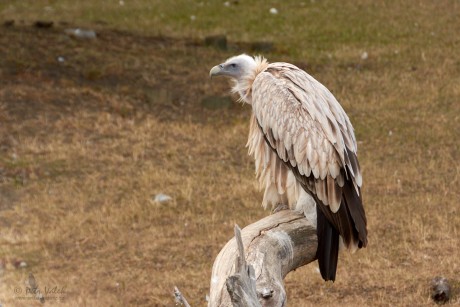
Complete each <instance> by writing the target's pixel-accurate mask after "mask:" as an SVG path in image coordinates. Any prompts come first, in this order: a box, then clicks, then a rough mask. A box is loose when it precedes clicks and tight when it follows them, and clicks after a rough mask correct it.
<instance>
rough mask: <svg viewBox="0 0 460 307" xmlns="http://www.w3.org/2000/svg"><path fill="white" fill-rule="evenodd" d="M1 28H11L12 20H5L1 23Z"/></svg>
mask: <svg viewBox="0 0 460 307" xmlns="http://www.w3.org/2000/svg"><path fill="white" fill-rule="evenodd" d="M3 26H4V27H12V26H14V19H11V20H5V22H4V23H3Z"/></svg>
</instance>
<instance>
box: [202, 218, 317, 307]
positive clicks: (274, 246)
mask: <svg viewBox="0 0 460 307" xmlns="http://www.w3.org/2000/svg"><path fill="white" fill-rule="evenodd" d="M241 237H242V243H243V248H244V251H245V258H246V262H247V269H246V270H247V272H248V273H247V274H249V276H250V275H251V274H250V271H251V269H250V267H252V268H253V271H254V276H253V282H255V289H256V293H255V294H254V296H255V295H256V296H257V297H256V298H254V297H252V298H249V297H248V296H245V297H246V298H247V299H248V301H247V302H242V303H241V304H235V305H234V304H233V303H232V300H231V296H232V295H234V294H235V293H232V294H231V295H230V294H229V292H228V290H227V288H228V289H229V290H230V291H235V290H234V289H235V288H234V289H233V290H232V287H231V286H230V287H226V285H228V284H232V283H233V284H235V278H238V275H241V267H242V266H241V263H240V262H238V265H236V263H237V259H238V244H237V240H235V238H232V239H231V240H230V241H229V242H228V243H227V244H226V245H225V246H224V248H223V249H222V250H221V251H220V253H219V255H218V256H217V258H216V260H215V261H214V265H213V268H212V277H211V289H210V297H209V303H208V305H209V306H212V307H214V306H244V305H245V304H247V306H255V305H254V304H253V303H254V299H255V301H256V302H257V301H258V302H259V303H260V305H261V306H284V305H285V304H286V299H287V298H286V291H285V289H284V282H283V279H284V277H285V276H286V275H287V274H288V273H289V272H290V271H293V270H295V269H297V268H299V267H301V266H303V265H306V264H308V263H310V262H312V261H314V260H316V249H317V245H318V242H317V235H316V220H314V218H312V217H311V216H308V215H307V217H305V215H304V214H303V213H301V212H296V211H291V210H283V211H280V212H277V213H274V214H272V215H270V216H267V217H265V218H263V219H261V220H259V221H257V222H255V223H253V224H251V225H249V226H247V227H245V228H244V229H243V230H242V233H241ZM245 265H246V264H245ZM238 266H239V267H238ZM243 267H244V266H243ZM235 273H236V274H235ZM247 287H252V286H251V285H248V286H247ZM238 291H241V289H240V290H238ZM244 291H245V293H251V289H245V290H244ZM251 300H252V301H251Z"/></svg>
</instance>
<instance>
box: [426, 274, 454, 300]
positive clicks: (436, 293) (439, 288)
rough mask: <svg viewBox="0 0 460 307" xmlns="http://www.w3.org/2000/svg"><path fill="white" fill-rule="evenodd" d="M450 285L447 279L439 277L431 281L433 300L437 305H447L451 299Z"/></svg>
mask: <svg viewBox="0 0 460 307" xmlns="http://www.w3.org/2000/svg"><path fill="white" fill-rule="evenodd" d="M450 295H451V294H450V285H449V282H448V281H447V279H446V278H444V277H441V276H438V277H435V278H433V280H432V281H431V298H432V299H433V301H435V303H436V304H445V303H447V301H449V299H450Z"/></svg>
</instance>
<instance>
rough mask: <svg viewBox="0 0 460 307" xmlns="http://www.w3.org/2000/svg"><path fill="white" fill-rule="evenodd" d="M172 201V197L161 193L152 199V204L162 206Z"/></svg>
mask: <svg viewBox="0 0 460 307" xmlns="http://www.w3.org/2000/svg"><path fill="white" fill-rule="evenodd" d="M170 200H172V197H171V196H169V195H166V194H163V193H160V194H157V195H155V198H154V199H153V201H154V202H157V203H160V204H163V203H166V202H168V201H170Z"/></svg>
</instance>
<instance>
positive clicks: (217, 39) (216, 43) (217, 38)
mask: <svg viewBox="0 0 460 307" xmlns="http://www.w3.org/2000/svg"><path fill="white" fill-rule="evenodd" d="M204 44H205V45H206V46H212V47H216V48H218V49H221V50H227V36H225V35H211V36H206V37H205V38H204Z"/></svg>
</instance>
